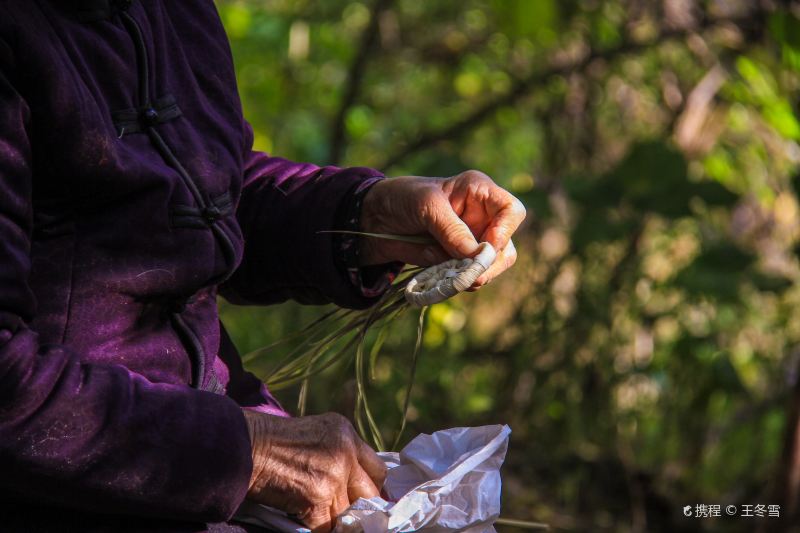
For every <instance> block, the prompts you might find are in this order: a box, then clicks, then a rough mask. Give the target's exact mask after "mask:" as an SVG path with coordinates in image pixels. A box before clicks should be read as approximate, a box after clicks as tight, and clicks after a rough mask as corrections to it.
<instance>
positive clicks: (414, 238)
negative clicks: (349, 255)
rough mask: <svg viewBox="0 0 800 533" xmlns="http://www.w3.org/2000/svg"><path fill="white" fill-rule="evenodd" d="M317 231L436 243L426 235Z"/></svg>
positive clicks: (417, 242) (418, 242) (415, 242)
mask: <svg viewBox="0 0 800 533" xmlns="http://www.w3.org/2000/svg"><path fill="white" fill-rule="evenodd" d="M317 233H343V234H346V235H358V236H360V237H373V238H375V239H386V240H390V241H403V242H410V243H413V244H437V242H436V239H434V238H433V237H431V236H428V235H393V234H390V233H370V232H368V231H347V230H321V231H318V232H317Z"/></svg>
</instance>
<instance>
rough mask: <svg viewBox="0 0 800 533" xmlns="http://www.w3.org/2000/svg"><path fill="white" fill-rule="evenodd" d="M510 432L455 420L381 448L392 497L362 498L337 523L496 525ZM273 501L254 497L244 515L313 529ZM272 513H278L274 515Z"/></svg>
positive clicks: (378, 530) (430, 527) (349, 529)
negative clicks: (396, 448) (392, 449)
mask: <svg viewBox="0 0 800 533" xmlns="http://www.w3.org/2000/svg"><path fill="white" fill-rule="evenodd" d="M510 434H511V429H510V428H509V427H508V426H502V425H495V426H481V427H475V428H452V429H446V430H443V431H437V432H435V433H433V434H431V435H426V434H422V435H419V436H417V437H416V438H415V439H414V440H412V441H411V442H410V443H409V444H408V445H407V446H406V447H405V448H403V450H402V451H401V452H400V453H381V454H379V455H380V456H381V458H382V459H383V460H384V462H385V463H386V466H387V467H388V468H389V471H388V473H387V477H386V483H385V485H384V496H386V497H387V498H388V499H387V500H384V499H383V498H371V499H369V500H365V499H363V498H362V499H359V500H358V501H356V502H355V503H354V504H353V505H351V506H350V508H349V509H347V511H345V512H344V513H342V514H341V515H340V516H339V518H338V520H337V525H336V531H337V532H338V533H360V532H363V533H384V532H385V533H399V532H401V531H403V532H404V531H426V532H431V533H434V532H435V533H444V532H450V531H466V532H469V533H486V532H493V531H494V528H493V527H492V524H493V523H494V521H495V520H496V519H497V517H498V516H499V515H500V487H501V482H500V466H501V465H502V464H503V459H504V458H505V455H506V450H507V448H508V436H509V435H510ZM267 509H269V508H265V507H264V506H255V504H250V505H249V506H247V508H242V509H240V514H239V515H238V516H237V519H240V520H243V521H247V522H251V523H259V524H260V525H266V526H269V527H271V528H273V529H277V530H279V531H282V532H286V533H289V532H291V533H302V532H304V531H308V530H307V529H305V528H303V527H302V526H298V525H297V524H296V523H292V522H289V521H288V519H287V518H286V517H285V515H283V516H280V515H282V514H283V513H280V512H279V511H274V510H272V509H269V511H267ZM242 511H245V512H246V514H247V515H248V516H247V517H244V516H242V514H244V513H242ZM276 513H278V514H276ZM273 516H274V517H277V519H276V520H270V518H271V517H273Z"/></svg>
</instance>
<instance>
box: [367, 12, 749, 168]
mask: <svg viewBox="0 0 800 533" xmlns="http://www.w3.org/2000/svg"><path fill="white" fill-rule="evenodd" d="M752 23H753V17H747V18H742V17H738V18H734V17H731V18H716V19H710V18H703V19H702V20H701V21H700V22H699V24H698V26H697V27H694V28H689V29H686V28H680V29H662V30H661V31H660V32H659V33H658V35H657V36H656V37H655V38H653V39H650V40H648V41H646V42H637V41H632V40H626V41H624V42H622V43H621V44H619V45H618V46H615V47H612V48H608V49H606V50H592V51H590V52H589V53H587V54H586V55H584V56H583V57H582V58H580V59H577V60H575V61H572V62H569V63H565V64H561V65H553V66H551V67H549V68H547V69H544V70H542V71H539V72H534V73H532V74H531V75H529V76H528V77H526V78H522V79H518V80H517V81H516V82H515V83H514V84H513V86H512V88H511V90H510V91H509V92H508V93H506V94H503V95H500V96H498V97H496V98H494V99H492V100H490V101H488V102H486V103H484V104H483V105H482V106H480V107H478V108H477V109H475V110H474V111H473V112H472V113H470V114H469V115H467V116H466V117H464V118H463V119H461V120H457V121H455V122H454V123H452V124H450V125H449V126H445V127H443V128H440V129H434V130H429V131H427V132H423V133H422V134H420V135H419V136H418V137H417V138H416V139H415V140H413V141H411V142H409V143H408V144H406V145H405V146H403V147H402V148H400V149H399V150H397V151H396V152H395V153H393V154H391V155H390V156H389V157H387V159H386V161H385V162H384V163H383V164H382V165H380V166H379V167H378V168H381V169H382V170H384V171H385V170H387V169H389V168H391V167H393V166H395V165H397V164H398V163H399V162H401V161H402V160H404V159H406V158H407V157H409V156H411V155H413V154H416V153H417V152H420V151H423V150H425V149H427V148H429V147H430V146H432V145H434V144H437V143H439V142H441V141H444V140H449V139H456V138H459V137H461V136H463V135H465V134H466V133H467V132H468V131H469V130H470V129H472V128H473V127H475V126H477V125H478V124H480V123H482V122H483V121H484V120H486V119H488V118H489V117H491V116H492V115H493V114H494V113H495V112H496V111H497V110H499V109H500V108H502V107H505V106H508V105H511V104H514V103H515V102H516V101H517V100H519V99H520V98H522V97H524V96H526V95H527V94H529V93H530V92H532V91H533V89H534V88H535V87H537V86H538V85H541V84H542V83H544V82H546V81H548V80H549V79H550V78H553V77H556V76H564V75H567V74H570V73H573V72H577V71H581V70H583V69H585V68H586V67H587V66H589V65H590V64H591V63H592V62H594V61H596V60H606V61H609V60H612V59H614V58H616V57H618V56H620V55H623V54H628V53H632V52H638V51H641V50H645V49H647V48H651V47H653V46H656V45H659V44H662V43H664V42H666V41H670V40H674V39H679V38H683V37H687V36H689V35H691V34H693V33H697V32H700V31H704V30H707V29H709V28H712V27H716V26H720V25H723V24H736V25H737V26H740V27H741V26H746V25H748V24H752Z"/></svg>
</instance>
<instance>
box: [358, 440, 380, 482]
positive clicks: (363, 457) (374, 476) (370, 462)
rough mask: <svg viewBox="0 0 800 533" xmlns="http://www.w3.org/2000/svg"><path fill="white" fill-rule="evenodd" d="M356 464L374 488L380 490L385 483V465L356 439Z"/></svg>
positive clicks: (362, 442)
mask: <svg viewBox="0 0 800 533" xmlns="http://www.w3.org/2000/svg"><path fill="white" fill-rule="evenodd" d="M357 442H358V449H357V452H356V453H357V454H358V464H360V465H361V468H363V469H364V472H366V474H367V475H368V476H369V477H370V479H371V480H372V482H373V483H374V484H375V486H376V487H377V488H378V490H380V489H381V488H383V482H384V481H386V464H385V463H384V462H383V461H382V460H381V458H380V457H378V454H377V453H375V450H373V449H372V448H370V447H369V445H368V444H367V443H366V442H364V441H363V440H361V439H358V441H357Z"/></svg>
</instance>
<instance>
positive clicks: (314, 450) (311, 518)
mask: <svg viewBox="0 0 800 533" xmlns="http://www.w3.org/2000/svg"><path fill="white" fill-rule="evenodd" d="M244 414H245V419H246V420H247V425H248V429H249V430H250V442H251V443H252V446H253V475H252V477H251V478H250V489H249V490H248V493H247V497H248V499H250V500H253V501H255V502H258V503H263V504H265V505H269V506H270V507H274V508H276V509H280V510H282V511H286V512H287V513H289V514H290V515H294V516H295V517H297V519H298V520H300V521H301V522H303V523H304V524H305V525H306V526H307V527H308V528H309V529H311V531H312V532H313V533H327V532H328V531H330V530H331V529H332V528H333V527H334V526H335V525H336V517H337V516H338V515H339V514H341V513H342V512H343V511H344V510H345V509H347V507H349V506H350V504H351V503H352V502H354V501H355V500H357V499H358V498H372V497H375V496H378V495H379V494H380V489H381V487H382V486H383V482H384V480H385V479H386V466H385V465H384V463H383V461H381V459H380V458H379V457H378V455H377V454H376V453H375V452H374V451H373V450H372V448H370V447H369V446H368V445H367V444H366V443H365V442H364V441H362V440H361V439H360V438H359V437H358V436H357V435H356V432H355V430H354V429H353V426H352V424H350V422H349V421H348V420H347V419H346V418H345V417H343V416H341V415H338V414H335V413H327V414H324V415H315V416H303V417H298V418H281V417H277V416H272V415H267V414H262V413H257V412H253V411H248V410H244Z"/></svg>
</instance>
